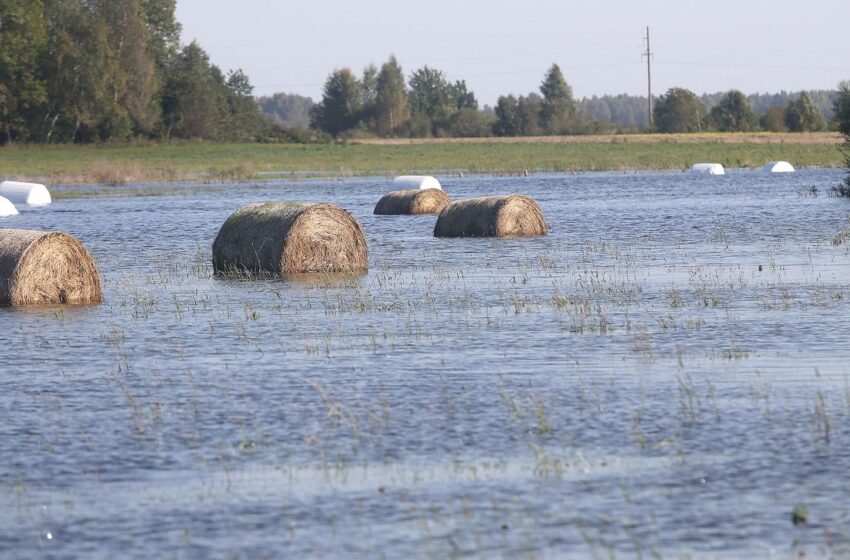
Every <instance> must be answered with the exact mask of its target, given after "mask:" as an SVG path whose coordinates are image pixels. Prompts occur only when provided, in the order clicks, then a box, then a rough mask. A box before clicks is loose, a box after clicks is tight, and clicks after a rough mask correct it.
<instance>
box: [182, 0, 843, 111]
mask: <svg viewBox="0 0 850 560" xmlns="http://www.w3.org/2000/svg"><path fill="white" fill-rule="evenodd" d="M177 17H178V19H179V20H180V22H181V23H182V25H183V41H184V42H185V43H188V42H191V41H193V40H197V41H198V42H199V43H200V45H201V46H202V47H203V48H204V49H205V50H206V51H207V52H208V53H209V54H210V58H211V59H212V62H213V63H214V64H216V65H218V66H219V67H220V68H222V69H223V70H228V69H237V68H241V69H242V70H244V71H245V72H246V73H247V74H248V76H249V77H250V79H251V82H252V83H253V85H254V87H255V94H257V95H270V94H273V93H276V92H288V93H298V94H301V95H307V96H309V97H312V98H313V99H316V100H318V99H320V98H321V91H322V85H323V84H324V82H325V80H326V79H327V76H328V74H329V73H330V72H332V71H333V70H334V69H336V68H343V67H348V68H351V69H352V70H353V71H354V72H355V73H356V74H358V75H359V74H361V73H362V69H363V68H364V67H365V66H366V65H368V64H370V63H374V64H375V65H377V66H380V65H381V64H382V63H383V62H385V61H386V60H387V58H389V56H390V55H391V54H394V55H395V56H396V58H397V59H398V61H399V63H400V64H401V65H402V68H403V69H404V71H405V73H406V74H408V75H409V74H410V72H412V71H413V70H415V69H417V68H420V67H422V66H424V65H426V64H427V65H429V66H431V67H433V68H438V69H440V70H442V71H443V72H445V74H446V75H447V77H448V78H450V79H451V80H459V79H464V80H466V82H467V84H468V86H469V87H470V89H472V91H474V92H475V94H476V96H477V98H478V100H479V102H480V103H482V104H489V105H494V104H495V102H496V100H497V99H498V97H499V96H500V95H506V94H509V93H513V94H523V95H525V94H527V93H529V92H531V91H537V90H538V88H539V85H540V82H541V81H542V78H543V74H544V73H545V71H546V70H547V68H549V66H551V64H552V63H553V62H554V63H557V64H559V65H560V66H561V69H562V70H563V72H564V75H565V77H566V78H567V81H568V82H569V84H570V85H571V86H572V87H573V91H574V93H575V95H576V96H577V97H585V96H587V97H590V96H593V95H605V94H618V93H628V94H642V95H645V94H646V91H647V68H646V62H645V59H643V60H642V56H641V53H642V52H643V51H644V49H645V42H644V36H645V34H646V27H647V26H649V27H650V38H651V47H652V51H653V53H654V56H653V57H652V83H653V94H654V95H659V94H661V93H663V92H664V91H666V90H667V89H668V88H671V87H685V88H688V89H690V90H693V91H695V92H697V93H703V92H717V91H727V90H729V89H733V88H734V89H739V90H741V91H743V92H745V93H756V92H778V91H781V90H788V91H794V90H801V89H833V88H835V87H836V85H837V84H838V82H839V81H840V80H845V79H850V41H847V32H846V26H847V22H848V21H850V0H808V1H805V2H801V1H800V0H793V1H791V0H770V1H767V0H714V1H712V2H705V1H701V0H664V1H661V0H645V1H643V2H640V1H636V0H597V1H595V2H594V1H572V0H525V1H522V0H512V1H505V0H490V1H483V0H425V1H419V2H414V1H409V0H369V1H365V0H215V1H210V0H178V2H177Z"/></svg>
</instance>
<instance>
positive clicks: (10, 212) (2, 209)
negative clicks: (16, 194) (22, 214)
mask: <svg viewBox="0 0 850 560" xmlns="http://www.w3.org/2000/svg"><path fill="white" fill-rule="evenodd" d="M17 214H18V209H17V208H15V205H14V204H12V201H11V200H9V199H8V198H4V197H2V196H0V218H8V217H9V216H16V215H17Z"/></svg>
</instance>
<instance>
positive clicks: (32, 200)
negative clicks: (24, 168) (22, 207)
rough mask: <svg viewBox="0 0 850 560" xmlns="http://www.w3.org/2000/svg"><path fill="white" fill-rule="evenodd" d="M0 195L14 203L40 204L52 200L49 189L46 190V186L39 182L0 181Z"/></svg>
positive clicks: (48, 202)
mask: <svg viewBox="0 0 850 560" xmlns="http://www.w3.org/2000/svg"><path fill="white" fill-rule="evenodd" d="M0 196H5V197H6V198H8V199H9V200H11V201H12V202H13V203H14V204H31V205H33V206H40V205H42V204H50V203H51V202H53V199H52V198H51V197H50V191H48V190H47V187H45V186H44V185H42V184H39V183H21V182H19V181H3V182H2V183H0Z"/></svg>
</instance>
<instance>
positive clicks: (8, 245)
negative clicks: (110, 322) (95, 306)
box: [0, 229, 103, 306]
mask: <svg viewBox="0 0 850 560" xmlns="http://www.w3.org/2000/svg"><path fill="white" fill-rule="evenodd" d="M101 301H103V292H102V291H101V288H100V277H99V276H98V273H97V267H95V265H94V261H93V260H92V258H91V255H89V252H88V251H86V248H85V247H83V244H82V243H80V242H79V241H78V240H77V238H76V237H74V236H73V235H69V234H67V233H59V232H44V231H29V230H22V229H0V305H5V306H9V305H15V306H17V305H49V304H60V303H72V304H83V303H100V302H101Z"/></svg>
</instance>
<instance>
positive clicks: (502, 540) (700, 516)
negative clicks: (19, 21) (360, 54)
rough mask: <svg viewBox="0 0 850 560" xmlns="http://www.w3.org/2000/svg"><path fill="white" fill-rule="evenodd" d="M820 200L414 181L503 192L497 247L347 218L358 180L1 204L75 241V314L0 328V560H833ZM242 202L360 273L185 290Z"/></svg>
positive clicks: (640, 178) (834, 259)
mask: <svg viewBox="0 0 850 560" xmlns="http://www.w3.org/2000/svg"><path fill="white" fill-rule="evenodd" d="M840 180H841V174H840V172H838V171H803V172H800V173H796V174H794V175H782V176H771V175H767V174H762V173H759V172H739V173H731V174H729V175H727V176H725V177H709V176H694V175H690V174H681V173H662V174H626V175H623V174H586V175H577V176H566V175H546V176H532V177H501V178H498V177H467V178H463V179H461V178H448V177H447V178H443V183H444V186H445V188H446V190H447V191H448V192H449V193H450V195H451V196H453V197H454V198H465V197H471V196H480V195H486V194H499V193H510V192H521V193H524V194H527V195H530V196H532V197H534V198H535V199H536V200H537V201H538V202H539V204H540V206H541V207H542V209H543V212H544V214H545V216H546V219H547V222H548V224H549V226H550V230H551V233H550V235H549V236H548V237H544V238H536V239H521V240H481V239H435V238H434V237H433V236H432V231H433V225H434V218H433V217H405V216H401V217H391V216H374V215H372V210H373V208H374V205H375V203H376V202H377V201H378V199H379V198H380V196H381V195H382V194H383V192H384V191H385V190H387V187H388V184H387V182H386V181H384V180H381V179H350V180H338V181H334V180H326V179H322V180H306V181H298V182H263V183H262V184H260V185H192V184H182V185H163V186H159V187H153V188H152V187H150V186H144V187H141V186H128V187H122V188H118V189H115V190H111V191H110V192H109V194H110V196H107V197H91V198H90V197H84V198H70V199H60V200H58V201H57V202H56V203H55V204H53V205H51V206H50V207H47V208H40V209H25V211H24V212H23V213H22V214H21V215H20V216H18V217H15V218H12V219H9V220H4V221H3V222H2V224H0V225H2V227H20V228H31V229H51V230H53V229H56V230H64V231H68V232H70V233H72V234H74V235H76V236H78V237H79V238H80V239H81V240H82V241H83V243H84V244H85V245H86V246H87V247H88V248H89V249H90V251H91V252H92V254H93V255H94V257H95V259H96V261H97V264H98V266H99V269H100V271H101V275H102V281H103V284H104V293H105V303H104V304H102V305H100V306H94V307H82V308H69V307H64V308H58V307H57V308H37V309H0V333H2V337H3V338H2V340H3V344H2V345H0V364H2V365H0V410H2V411H3V422H2V423H0V555H2V556H5V557H11V558H37V557H56V558H59V557H63V558H64V557H90V558H113V557H116V556H123V557H127V556H140V557H162V558H171V557H223V558H234V557H236V558H257V557H263V556H267V557H293V558H298V557H319V558H330V557H341V558H358V557H362V558H375V557H381V556H383V557H387V558H408V557H424V558H445V557H465V556H482V557H520V558H523V557H531V558H551V557H576V556H579V557H588V556H591V557H592V556H599V557H609V556H610V555H613V556H616V557H635V556H653V555H660V556H662V557H679V556H685V555H689V556H691V557H742V558H743V557H751V556H754V555H755V556H760V557H765V556H773V557H779V558H784V557H790V556H798V555H800V554H806V555H808V556H814V557H821V556H829V555H832V556H835V557H840V556H844V555H847V554H850V511H848V504H850V480H848V478H847V476H846V473H847V472H848V471H850V445H848V443H850V424H848V413H850V388H848V374H849V373H850V366H848V363H850V337H848V336H847V333H848V332H850V249H848V246H847V245H841V246H835V245H833V244H832V243H831V240H832V238H833V236H834V235H835V233H836V232H838V231H839V230H841V229H843V228H846V227H848V225H850V224H848V212H850V202H848V201H847V200H844V199H839V198H832V197H829V196H827V194H828V191H829V188H830V187H831V186H832V185H834V184H837V183H838V182H839V181H840ZM812 186H815V187H816V188H817V191H818V192H817V193H813V192H812V189H811V187H812ZM75 190H77V189H75ZM151 195H156V196H151ZM270 200H282V201H316V202H318V201H326V202H331V203H335V204H338V205H340V206H343V207H345V208H347V209H348V210H349V211H351V212H352V213H353V215H354V216H355V217H356V218H357V219H358V220H359V221H360V223H361V224H362V226H363V228H364V230H365V232H366V236H367V239H368V243H369V249H370V271H369V273H368V274H367V275H365V276H362V277H357V278H348V279H339V278H324V277H312V278H308V279H302V280H289V281H270V280H264V281H233V280H223V279H219V278H216V277H214V276H213V275H212V274H211V267H210V262H209V261H210V247H211V244H212V240H213V239H214V238H215V235H216V233H217V231H218V228H219V227H220V226H221V224H222V223H223V222H224V220H225V219H226V218H227V216H228V215H229V214H230V213H231V212H233V211H234V210H235V209H237V208H238V207H240V206H242V205H244V204H248V203H252V202H263V201H270ZM800 504H802V505H805V506H806V508H807V510H808V512H809V519H808V524H805V525H797V526H795V525H793V524H792V522H791V513H792V511H793V510H794V508H795V507H796V506H798V505H800Z"/></svg>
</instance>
